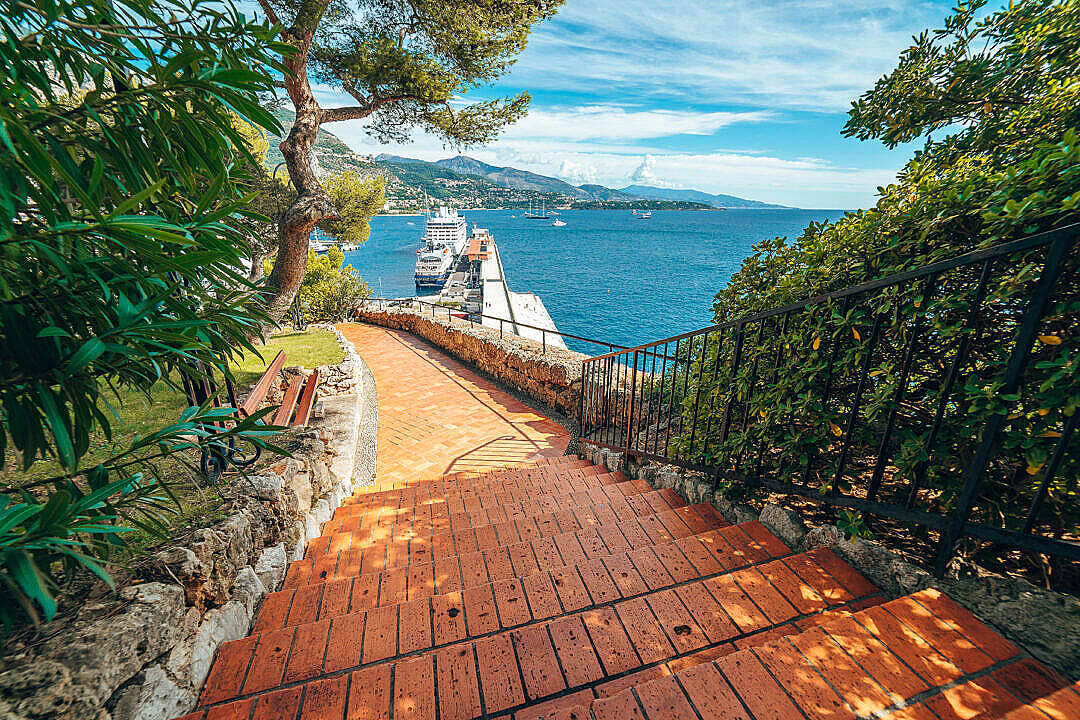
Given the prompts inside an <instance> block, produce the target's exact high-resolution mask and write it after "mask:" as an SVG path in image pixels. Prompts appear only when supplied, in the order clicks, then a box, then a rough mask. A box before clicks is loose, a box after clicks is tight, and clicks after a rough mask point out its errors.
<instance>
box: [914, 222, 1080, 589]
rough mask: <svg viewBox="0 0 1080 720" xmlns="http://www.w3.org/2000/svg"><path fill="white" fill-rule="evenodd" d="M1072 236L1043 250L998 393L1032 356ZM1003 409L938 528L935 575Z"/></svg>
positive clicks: (965, 512) (1013, 383)
mask: <svg viewBox="0 0 1080 720" xmlns="http://www.w3.org/2000/svg"><path fill="white" fill-rule="evenodd" d="M1073 239H1074V238H1070V237H1067V236H1065V235H1062V236H1061V237H1059V238H1058V239H1057V240H1055V241H1054V242H1053V243H1051V245H1050V249H1049V250H1048V251H1047V254H1046V264H1045V265H1043V271H1042V274H1041V275H1040V276H1039V284H1038V285H1037V286H1036V287H1035V292H1034V293H1032V295H1031V300H1030V301H1028V305H1027V307H1026V308H1024V315H1023V322H1022V323H1021V325H1020V329H1019V331H1018V332H1017V334H1016V345H1015V347H1013V351H1012V354H1011V355H1010V356H1009V364H1008V365H1007V366H1006V368H1005V378H1004V383H1003V385H1002V387H1001V388H1000V389H999V390H998V394H999V395H1012V394H1014V393H1016V392H1017V390H1018V389H1019V387H1020V379H1021V377H1022V376H1023V374H1024V368H1025V367H1026V366H1027V362H1028V358H1029V357H1030V356H1031V348H1032V346H1033V345H1034V344H1035V336H1036V335H1037V334H1038V332H1039V321H1040V320H1042V318H1043V315H1044V314H1045V313H1046V306H1047V305H1048V304H1049V303H1050V295H1051V293H1052V292H1053V290H1054V286H1055V285H1057V281H1058V277H1059V276H1060V275H1061V265H1062V261H1063V260H1064V259H1065V254H1066V252H1067V251H1068V249H1069V245H1070V244H1071V243H1072V241H1073ZM1005 416H1006V414H1005V413H1002V412H999V413H997V414H996V415H992V416H991V417H990V419H989V420H987V421H986V429H985V430H984V431H983V435H982V442H980V443H979V448H978V450H976V451H975V457H974V458H973V459H972V461H971V463H970V464H969V465H968V469H967V473H966V477H965V478H964V489H963V490H962V491H961V492H960V498H959V500H958V501H957V503H956V512H954V513H953V516H952V519H951V520H950V522H949V524H948V525H947V526H946V527H945V529H944V530H942V532H941V541H940V542H939V543H938V551H937V557H936V558H935V559H934V574H935V575H937V576H938V577H943V576H944V575H945V569H946V567H947V566H948V564H949V560H951V559H952V556H953V550H954V549H955V546H956V541H957V540H959V539H960V536H961V535H963V533H964V526H965V525H966V524H967V521H968V518H969V517H970V516H971V510H972V508H973V507H974V505H975V499H976V498H977V497H978V494H979V489H980V488H981V487H982V480H983V477H984V476H985V475H986V466H987V465H988V464H989V463H990V457H991V455H992V454H993V451H994V448H995V447H996V446H997V438H998V433H999V432H1001V427H1002V426H1003V425H1004V424H1005Z"/></svg>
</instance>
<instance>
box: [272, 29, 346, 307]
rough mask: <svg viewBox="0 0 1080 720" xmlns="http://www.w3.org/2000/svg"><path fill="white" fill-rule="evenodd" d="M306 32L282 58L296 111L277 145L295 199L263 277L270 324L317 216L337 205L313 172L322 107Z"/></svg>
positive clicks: (293, 285) (284, 303)
mask: <svg viewBox="0 0 1080 720" xmlns="http://www.w3.org/2000/svg"><path fill="white" fill-rule="evenodd" d="M310 41H311V38H310V34H308V35H307V36H306V37H304V38H302V39H301V40H300V41H299V42H298V45H299V50H300V52H297V53H295V54H293V55H291V56H289V57H288V58H286V60H285V64H286V66H287V67H288V68H289V70H291V71H292V74H291V75H286V78H285V84H286V90H287V91H288V93H289V98H290V99H291V100H292V102H293V107H294V108H295V110H296V121H295V122H294V123H293V126H292V129H291V130H290V131H289V134H288V136H287V137H286V138H285V139H284V140H282V141H281V144H280V145H278V148H280V150H281V154H282V155H283V156H284V157H285V167H286V168H287V169H288V171H289V178H290V179H291V180H292V183H293V187H295V188H296V200H295V201H293V203H292V205H290V206H289V207H288V208H287V209H286V210H285V212H284V214H283V215H282V216H281V219H280V220H279V223H278V252H277V258H276V259H275V260H274V268H273V270H271V271H270V277H269V278H267V281H266V305H267V307H266V310H267V313H268V314H269V315H270V319H271V320H273V321H274V322H275V323H277V322H280V320H281V319H282V318H283V317H285V314H286V313H287V312H288V311H289V306H290V305H292V301H293V298H295V297H296V292H297V291H298V290H299V289H300V283H301V281H302V280H303V279H304V271H305V270H306V269H307V258H308V237H309V236H310V235H311V232H312V231H313V230H314V229H315V225H316V224H317V223H319V221H321V220H326V219H333V218H336V217H337V208H335V207H334V203H333V202H331V200H330V197H329V196H328V195H327V194H326V191H325V190H323V187H322V185H320V184H319V179H318V178H317V177H315V170H314V169H313V168H312V167H311V148H312V147H314V145H315V138H316V136H317V135H318V132H319V125H320V124H321V123H322V120H323V115H324V113H323V109H322V108H321V107H319V104H318V102H316V101H315V96H314V95H313V94H312V92H311V86H310V84H309V83H308V77H307V55H308V48H309V47H310Z"/></svg>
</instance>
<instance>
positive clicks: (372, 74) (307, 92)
mask: <svg viewBox="0 0 1080 720" xmlns="http://www.w3.org/2000/svg"><path fill="white" fill-rule="evenodd" d="M562 1H563V0H520V1H518V2H513V3H477V2H475V1H474V0H381V1H380V2H368V1H367V0H353V3H352V4H349V5H347V4H346V3H347V2H348V0H345V2H343V3H341V4H339V3H338V2H331V1H330V0H300V2H296V1H295V0H258V2H259V5H260V7H261V8H262V9H263V12H265V13H266V17H267V19H268V20H270V21H271V22H273V23H275V24H277V25H280V26H282V27H284V28H285V29H284V30H283V31H282V35H281V39H282V41H283V42H285V43H287V44H288V45H290V46H292V48H293V49H294V52H293V53H292V54H290V55H288V56H287V57H285V58H283V60H282V63H283V65H284V66H285V68H286V70H287V72H286V73H285V76H284V78H283V79H282V80H281V81H280V83H278V84H279V85H280V86H281V87H283V88H284V89H285V90H286V92H287V93H288V96H289V99H290V100H291V101H292V105H293V109H294V110H295V112H296V119H295V121H294V123H293V126H292V128H291V129H290V131H289V134H288V135H287V136H286V138H285V139H284V140H282V142H281V144H280V145H279V148H280V150H281V153H282V156H283V157H284V159H285V165H286V167H287V168H288V171H289V178H290V179H291V180H292V184H293V186H294V187H295V188H296V192H297V197H296V200H295V202H293V203H292V204H291V205H290V206H289V207H288V208H287V209H286V210H285V212H284V213H283V214H282V216H281V218H280V219H279V221H278V250H277V257H276V258H275V261H274V266H273V270H272V271H271V273H270V276H269V277H268V278H267V286H266V290H265V295H266V299H267V305H268V308H269V314H270V317H271V318H272V319H273V320H274V321H277V320H280V319H281V318H282V317H284V315H285V313H286V312H287V311H288V308H289V306H290V305H291V304H292V301H293V298H294V297H295V295H296V292H297V289H298V288H299V287H300V282H301V280H302V279H303V276H304V271H305V269H306V266H307V258H308V254H307V250H308V237H309V236H310V234H311V232H312V231H313V230H314V229H315V227H316V226H317V225H319V224H320V223H322V222H324V221H330V220H334V219H336V218H338V215H339V213H338V210H337V208H336V207H335V206H334V202H333V201H332V200H331V198H330V197H329V196H328V195H327V193H326V191H325V190H324V189H323V187H322V185H321V183H320V181H319V178H318V177H317V176H316V174H315V171H314V168H313V166H312V163H311V150H312V148H313V147H314V145H315V141H316V138H317V137H318V131H319V126H320V125H322V124H323V123H332V122H344V121H346V120H366V121H367V123H366V128H365V129H366V130H367V132H368V133H369V134H370V135H371V136H372V137H374V138H375V139H376V140H380V141H386V140H391V139H393V140H404V139H407V138H408V137H409V135H410V134H411V133H412V132H413V131H414V130H421V131H424V132H428V133H431V134H433V135H436V136H438V137H440V138H442V139H443V140H444V141H446V142H447V143H448V144H451V145H455V146H458V147H465V146H470V145H478V144H483V143H485V142H490V141H491V140H493V139H494V138H496V137H497V136H498V134H499V132H500V131H501V130H502V129H503V128H504V127H506V126H507V125H509V124H510V123H513V122H514V121H516V120H517V119H519V118H520V117H522V116H523V115H524V114H525V112H526V109H527V107H528V95H527V94H524V93H522V94H520V95H518V96H514V97H507V98H500V99H497V100H492V101H485V102H477V103H473V104H466V105H464V106H462V107H459V108H457V110H456V111H455V110H451V107H450V101H451V100H452V99H454V98H457V97H460V96H462V95H464V94H465V93H466V92H467V91H468V90H470V89H472V88H474V87H477V86H479V85H483V84H487V83H490V82H492V81H494V80H496V79H498V78H499V77H501V76H502V75H504V74H506V73H507V72H508V71H509V69H510V67H511V66H512V65H513V63H514V61H515V60H516V59H517V56H518V55H519V54H520V53H521V51H522V50H524V49H525V45H526V42H527V40H528V36H529V33H530V32H531V31H532V29H533V27H535V26H536V24H538V23H539V22H541V21H543V20H545V19H547V18H550V17H551V16H553V15H554V14H555V12H556V11H557V10H558V8H559V7H560V6H561V5H562ZM313 79H314V80H317V81H320V82H330V83H333V84H335V85H337V86H338V87H339V88H340V89H341V90H343V91H345V92H347V93H348V94H349V95H350V96H351V97H353V98H354V99H355V100H356V102H357V104H356V105H352V106H345V107H338V108H330V109H324V108H322V107H321V106H320V105H319V103H318V100H317V99H316V98H315V95H314V92H313V91H312V88H311V82H312V80H313Z"/></svg>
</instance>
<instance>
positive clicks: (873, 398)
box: [670, 0, 1080, 584]
mask: <svg viewBox="0 0 1080 720" xmlns="http://www.w3.org/2000/svg"><path fill="white" fill-rule="evenodd" d="M984 4H985V3H984V2H981V1H979V2H970V3H961V4H960V5H959V6H958V8H957V9H956V10H954V11H953V14H952V15H951V16H950V17H949V18H948V19H947V20H946V21H945V25H944V27H943V28H942V29H940V30H937V31H934V32H925V33H923V34H922V35H920V36H918V37H917V38H915V40H914V42H913V44H912V46H911V47H910V48H908V49H907V50H905V51H904V52H903V53H902V54H901V57H900V60H899V64H898V65H897V67H896V69H895V70H893V71H892V72H891V73H890V74H888V75H887V76H885V77H884V78H882V79H881V80H880V81H878V83H877V84H876V85H875V87H874V88H873V89H871V90H870V91H868V92H867V93H866V94H864V95H863V96H862V97H861V98H859V99H858V100H857V101H855V102H854V103H853V105H852V108H851V111H850V113H849V119H848V123H847V125H846V127H845V131H844V132H845V134H846V135H849V136H853V137H858V138H861V139H864V140H870V139H877V140H881V141H883V142H884V143H886V144H887V145H889V146H895V145H897V144H899V143H903V142H909V141H914V140H920V139H921V140H924V141H925V145H924V146H923V147H922V149H920V150H918V151H917V152H916V153H915V155H914V157H913V158H912V159H911V160H910V161H909V162H908V164H907V165H906V166H905V167H904V169H903V170H902V171H901V172H900V173H899V175H898V177H897V179H896V182H895V183H893V184H891V185H889V186H888V187H885V188H881V189H880V190H879V199H878V202H877V204H876V205H875V206H874V207H872V208H870V209H868V210H862V211H858V212H851V213H847V214H846V215H845V217H843V218H842V219H840V220H838V221H835V222H829V223H822V224H812V225H810V226H809V227H808V228H806V230H805V231H804V232H803V234H802V235H801V236H800V237H798V238H796V239H794V240H788V239H785V238H776V239H772V240H766V241H764V242H762V243H760V244H759V245H757V246H756V247H755V253H754V254H753V255H752V256H751V257H749V258H747V260H746V261H745V262H744V263H743V265H742V267H741V269H740V270H739V272H738V273H736V274H735V276H734V277H733V278H732V279H731V282H730V283H729V284H728V285H727V287H725V288H724V289H723V290H721V291H720V292H719V293H718V294H717V295H716V300H715V304H714V313H715V321H716V322H717V323H718V324H724V323H728V322H730V321H734V320H737V319H739V318H745V317H747V316H749V315H752V314H754V313H757V312H760V311H763V310H767V309H770V308H776V307H782V306H784V305H787V304H789V303H793V302H796V301H800V300H804V299H807V298H811V297H814V296H818V295H822V294H825V293H828V292H830V291H834V290H838V289H841V288H844V287H848V286H852V285H857V284H860V283H863V282H867V281H870V280H873V279H876V278H881V277H885V276H888V275H891V274H894V273H898V272H903V271H907V270H911V269H914V268H919V267H922V266H925V265H928V264H931V263H934V262H937V261H941V260H944V259H947V258H951V257H954V256H957V255H960V254H963V253H967V252H969V251H973V250H977V249H982V248H988V247H992V246H995V245H998V244H1000V243H1006V242H1009V241H1013V240H1016V239H1018V238H1023V237H1026V236H1030V235H1032V234H1035V233H1039V232H1043V231H1049V230H1053V229H1056V228H1064V227H1068V226H1070V225H1073V224H1074V223H1077V222H1080V134H1078V128H1080V2H1078V1H1077V0H1053V1H1051V0H1033V1H1030V2H1024V3H1015V4H1010V6H1009V7H1007V8H1006V9H1003V10H1000V11H997V12H994V13H991V14H986V13H984V12H982V10H983V5H984ZM980 18H981V19H980ZM1046 258H1047V250H1046V249H1045V248H1036V249H1030V250H1021V251H1017V252H1014V253H1012V254H1011V255H1009V256H1008V257H1006V258H1002V259H1000V260H997V261H996V262H995V263H994V264H993V265H992V267H991V269H990V271H989V273H990V274H989V280H988V282H987V285H986V289H985V298H984V299H983V301H982V303H981V307H980V310H979V312H978V313H977V315H976V316H974V317H973V318H972V319H973V322H972V321H970V320H969V312H970V310H971V308H972V306H973V305H975V304H978V303H977V298H976V292H977V289H978V287H979V280H980V273H981V271H982V265H981V264H975V265H971V266H967V267H964V268H961V269H956V270H951V271H948V272H944V273H941V274H940V275H938V276H937V277H935V278H934V279H933V280H932V281H931V282H927V281H926V280H919V281H913V282H908V283H904V284H902V285H899V286H896V287H892V288H888V289H886V290H882V291H877V292H874V293H870V294H868V295H866V296H860V297H858V298H854V299H852V300H851V301H849V302H845V301H843V300H839V299H838V300H833V301H830V302H827V303H822V304H818V305H815V306H813V307H812V308H810V309H808V310H806V311H799V312H795V313H792V314H791V315H790V316H788V319H787V321H786V322H785V321H784V320H783V319H782V317H780V316H777V317H775V318H772V319H770V320H767V321H765V322H763V323H751V324H749V325H747V326H746V328H745V334H744V343H743V346H742V350H741V353H740V357H739V366H738V370H737V371H736V372H732V366H733V364H734V363H733V360H734V355H735V352H736V346H737V343H736V342H735V338H736V335H737V329H734V328H733V329H731V330H726V331H724V332H723V333H718V334H717V336H714V337H711V338H710V340H709V341H708V346H707V347H703V345H702V341H701V340H698V341H697V343H696V344H695V345H694V346H693V347H692V348H691V347H690V346H689V345H686V344H684V347H683V352H684V354H686V355H688V356H689V357H690V358H691V359H692V363H693V365H692V366H691V378H697V377H699V376H700V377H701V378H702V379H701V380H700V381H697V380H693V381H692V383H691V392H689V393H687V394H686V395H685V396H684V395H683V394H682V393H681V392H680V393H679V396H678V397H677V398H676V400H677V401H678V402H679V403H681V405H682V407H683V409H684V410H683V414H682V417H681V423H680V424H679V428H677V429H678V430H679V431H678V432H676V433H675V437H674V439H673V440H672V444H671V448H670V450H671V451H672V452H675V453H682V454H683V455H685V456H687V457H688V458H689V459H690V460H692V461H693V462H695V463H698V464H706V465H709V466H711V467H717V468H720V469H721V470H722V471H723V473H722V475H721V482H723V483H724V484H725V485H726V486H727V488H728V490H729V492H731V493H734V494H736V495H738V494H756V493H760V492H762V491H763V489H762V488H761V487H760V486H756V485H755V484H754V483H753V482H747V480H750V481H752V480H753V479H754V478H760V477H764V476H768V477H771V478H776V479H779V480H781V481H785V482H793V483H797V484H805V486H807V487H809V488H813V489H815V490H817V491H819V492H821V493H826V492H831V491H833V490H837V491H841V492H848V493H852V494H855V495H863V496H865V493H866V489H867V486H868V484H869V483H870V481H871V480H872V479H873V478H874V476H875V468H876V467H877V464H878V460H877V458H878V456H879V455H884V457H885V459H886V462H885V467H884V468H883V470H884V472H882V470H881V469H879V470H878V474H879V475H881V492H880V493H879V495H878V499H881V500H886V501H891V502H898V503H901V504H903V503H906V502H908V500H909V494H910V491H911V488H912V483H913V481H916V482H917V484H918V486H919V489H918V490H917V491H916V492H915V493H914V495H912V496H911V497H910V500H911V502H912V506H913V507H915V508H917V509H928V510H931V511H933V512H944V513H948V512H950V511H951V510H952V509H953V508H955V507H956V503H957V498H958V493H959V490H960V488H961V487H962V485H963V480H964V477H965V471H966V470H967V469H968V468H969V467H970V465H971V463H972V460H973V457H974V453H975V450H976V448H977V447H978V446H979V444H980V441H981V440H982V438H983V432H984V430H985V428H986V427H987V423H988V422H990V421H991V418H993V417H994V416H995V415H999V414H1001V415H1004V416H1005V417H1004V426H1003V428H1002V432H1001V433H1000V434H999V441H998V443H997V445H996V446H995V448H994V452H993V455H992V459H991V462H990V466H989V471H988V473H987V476H986V482H985V484H984V486H983V488H982V492H981V494H980V496H979V499H978V502H977V504H976V507H975V511H974V514H973V515H972V520H973V521H976V522H981V523H987V524H991V525H995V526H998V527H1006V528H1011V529H1018V528H1020V527H1021V526H1022V524H1023V521H1024V519H1025V518H1024V513H1025V512H1026V510H1027V508H1028V506H1029V505H1030V503H1031V501H1032V499H1033V498H1034V497H1035V495H1036V493H1037V492H1038V490H1039V486H1040V484H1041V482H1042V480H1043V478H1044V476H1045V472H1046V469H1047V465H1048V462H1049V460H1050V457H1051V455H1052V453H1053V452H1054V451H1055V449H1056V448H1057V447H1058V446H1059V444H1062V435H1063V434H1065V433H1068V432H1069V429H1070V427H1071V424H1070V418H1073V417H1075V415H1076V413H1077V410H1078V407H1080V272H1078V270H1080V242H1078V241H1076V240H1073V241H1072V242H1071V244H1070V245H1069V246H1068V249H1067V253H1066V256H1065V259H1064V262H1063V267H1062V271H1061V275H1060V278H1059V279H1058V280H1057V283H1056V285H1055V289H1054V292H1053V294H1052V297H1051V299H1050V303H1049V308H1048V310H1047V313H1046V316H1045V318H1044V320H1043V321H1042V323H1041V324H1040V326H1039V327H1038V328H1037V332H1036V335H1037V339H1036V340H1035V341H1034V343H1033V347H1032V348H1031V354H1030V359H1029V361H1028V363H1027V365H1026V372H1025V374H1024V376H1023V383H1022V385H1021V387H1020V388H1019V390H1018V391H1017V392H1015V393H1005V392H1003V391H1002V387H1003V380H1004V377H1005V371H1006V367H1007V365H1008V362H1009V359H1010V352H1011V351H1012V348H1013V346H1014V344H1015V338H1016V336H1017V331H1018V323H1019V319H1020V317H1021V315H1022V313H1023V311H1024V308H1025V307H1026V305H1027V303H1028V302H1029V301H1030V299H1031V298H1032V296H1033V294H1034V292H1035V289H1036V286H1037V284H1038V281H1039V276H1040V273H1041V271H1042V267H1043V265H1044V262H1045V260H1046ZM718 337H719V338H720V339H717V338H718ZM962 340H964V341H966V348H965V349H966V353H965V354H964V356H963V357H962V358H961V360H960V361H959V362H958V364H957V372H956V382H955V383H954V385H953V387H952V388H951V392H949V393H945V392H944V390H945V386H946V378H947V377H948V375H949V369H950V367H951V365H952V364H953V363H954V361H955V360H956V357H957V352H958V349H959V348H960V345H961V341H962ZM913 341H914V343H915V344H914V348H915V349H914V351H913V352H912V353H911V356H910V360H907V357H908V353H907V349H908V348H909V347H910V346H911V343H912V342H913ZM905 362H907V368H906V372H905ZM864 368H865V371H866V372H865V373H864V372H863V370H864ZM864 375H865V379H864V380H863V382H862V384H861V386H860V382H859V379H860V377H863V376H864ZM699 386H700V398H701V403H700V404H699V403H696V402H695V400H696V399H697V398H698V397H699V394H698V387H699ZM857 393H858V394H859V395H860V402H859V403H858V411H857V412H853V407H855V399H856V394H857ZM694 412H699V413H700V417H699V419H698V421H697V423H696V432H695V437H694V442H693V443H691V437H690V428H691V426H692V424H694V423H693V420H694V416H693V413H694ZM939 415H940V417H941V418H942V420H943V422H941V423H940V424H939V426H938V427H939V429H938V430H937V432H936V436H933V437H932V436H931V432H932V430H931V428H933V427H935V424H936V423H935V420H936V419H937V418H938V417H939ZM725 419H727V433H726V436H725V435H724V432H723V428H724V427H725ZM1073 423H1075V421H1073ZM889 428H891V432H886V430H887V429H889ZM883 437H887V440H886V441H885V443H884V445H883V444H882V438H883ZM1078 446H1080V433H1078V432H1073V434H1072V435H1071V440H1069V442H1068V443H1067V444H1065V446H1064V449H1065V457H1064V459H1063V461H1062V462H1061V464H1060V466H1059V467H1058V468H1057V471H1056V473H1055V474H1054V478H1053V481H1052V482H1051V483H1050V485H1049V487H1048V495H1047V499H1046V503H1045V505H1044V506H1043V508H1042V510H1041V512H1040V514H1039V515H1038V517H1037V518H1036V520H1035V530H1036V532H1039V533H1042V534H1045V535H1048V536H1053V537H1058V538H1068V539H1073V540H1075V539H1077V530H1078V524H1080V503H1078V502H1077V500H1078V497H1077V482H1078V476H1080V453H1078V452H1077V447H1078ZM841 457H842V458H843V460H844V465H845V467H844V471H843V472H842V473H839V474H838V472H837V470H838V468H839V467H840V460H841ZM846 522H848V524H849V530H850V531H851V532H862V531H864V530H865V528H864V526H862V525H861V524H860V523H861V522H862V521H861V520H860V519H859V518H858V517H857V516H854V515H851V514H849V515H848V516H846ZM972 552H973V553H974V557H975V559H976V560H979V561H980V562H988V563H993V562H994V561H995V560H996V559H997V555H998V554H999V553H1000V550H999V549H998V548H994V547H993V546H986V545H980V546H978V547H977V548H976V547H974V546H973V549H972ZM1022 562H1025V563H1030V564H1033V565H1034V566H1035V567H1036V568H1037V569H1036V574H1041V575H1042V577H1043V580H1044V581H1045V582H1047V583H1048V584H1056V583H1060V582H1061V574H1062V568H1061V567H1060V566H1059V565H1057V564H1055V563H1050V562H1048V561H1046V560H1045V559H1042V558H1036V559H1030V558H1029V559H1027V560H1023V561H1022Z"/></svg>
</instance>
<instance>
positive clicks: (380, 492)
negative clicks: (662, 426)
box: [365, 459, 609, 497]
mask: <svg viewBox="0 0 1080 720" xmlns="http://www.w3.org/2000/svg"><path fill="white" fill-rule="evenodd" d="M608 473H609V471H608V469H607V468H605V467H603V466H600V465H593V464H592V463H590V462H587V461H585V460H577V459H575V460H573V461H568V462H565V463H558V464H545V465H531V464H529V465H508V466H506V467H503V468H498V469H494V470H483V471H480V472H473V471H467V472H451V473H445V474H442V475H436V476H432V477H428V478H423V479H417V480H410V481H408V482H406V483H396V484H395V485H394V486H393V487H385V486H381V485H377V486H375V487H371V488H368V489H367V491H366V493H365V494H366V495H368V494H369V495H375V496H377V497H384V496H386V497H427V496H430V495H432V494H434V495H436V496H438V495H439V494H440V493H441V492H442V491H443V490H450V491H452V492H477V491H481V490H486V489H491V488H492V487H495V486H496V485H500V484H501V485H504V486H507V487H515V488H519V489H523V490H524V489H528V488H530V487H534V486H535V485H537V484H539V483H545V482H551V481H558V480H565V479H573V480H580V479H583V478H587V477H592V476H595V475H603V474H608Z"/></svg>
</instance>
